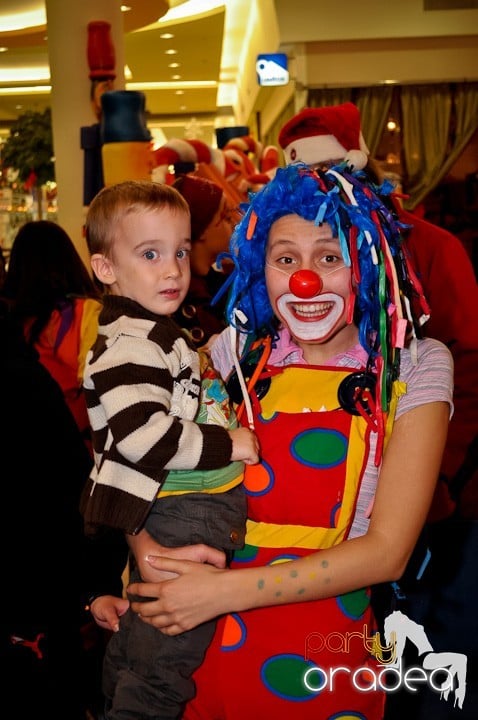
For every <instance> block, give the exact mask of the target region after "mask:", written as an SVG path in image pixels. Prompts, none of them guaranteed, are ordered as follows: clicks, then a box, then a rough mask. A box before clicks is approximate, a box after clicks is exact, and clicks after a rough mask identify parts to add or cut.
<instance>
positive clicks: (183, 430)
mask: <svg viewBox="0 0 478 720" xmlns="http://www.w3.org/2000/svg"><path fill="white" fill-rule="evenodd" d="M86 240H87V243H88V249H89V252H90V256H91V266H92V268H93V271H94V273H95V275H96V277H97V278H98V280H99V281H100V282H101V283H102V284H103V286H104V288H105V290H106V292H105V295H104V298H103V309H102V311H101V314H100V318H99V322H100V324H99V331H98V337H97V340H96V342H95V344H94V345H93V347H92V349H91V351H90V352H89V354H88V357H87V360H86V364H85V373H84V388H85V392H86V399H87V406H88V413H89V417H90V421H91V425H92V430H93V445H94V452H95V466H94V469H93V472H92V473H91V477H90V479H89V481H88V483H87V484H86V486H85V488H84V492H83V497H82V512H83V516H84V520H85V527H86V529H87V531H94V530H95V529H97V528H102V527H111V528H113V529H116V530H121V531H122V532H124V533H125V534H126V537H127V540H128V544H129V546H130V548H131V551H132V554H133V557H132V564H131V577H132V579H135V580H140V579H141V578H147V577H148V576H149V577H151V573H152V570H151V568H150V566H149V565H148V564H147V563H146V562H145V560H144V557H145V556H146V555H147V554H149V553H151V552H161V551H162V550H163V549H164V546H166V547H168V548H174V547H176V546H184V545H190V546H193V545H196V546H197V545H198V544H200V543H206V544H207V545H208V546H210V547H211V548H212V552H213V555H212V558H213V560H212V561H213V562H214V561H216V562H219V564H222V563H223V554H222V553H223V552H224V553H226V554H227V556H228V558H229V559H230V557H231V556H232V554H233V552H234V551H235V550H237V549H240V548H241V547H242V545H243V541H244V535H245V520H246V515H245V509H246V506H245V495H244V491H243V488H242V479H243V471H244V463H256V462H257V461H258V455H257V450H258V446H257V440H256V438H255V436H254V434H253V433H252V432H251V431H250V430H249V429H247V428H244V427H238V426H237V421H236V416H235V413H234V412H233V410H232V408H231V407H230V403H229V398H228V396H227V394H226V392H225V389H224V385H223V383H222V381H221V380H220V378H219V377H218V375H217V374H216V373H215V372H214V370H213V368H212V366H211V365H210V363H209V359H208V357H207V356H206V355H205V354H204V353H201V354H200V353H198V352H197V351H196V349H195V348H194V346H193V345H192V343H191V341H190V340H189V339H188V337H187V335H186V334H185V333H184V332H182V330H181V329H180V327H179V326H178V325H177V324H176V322H175V321H174V320H173V319H172V315H173V314H174V313H175V312H176V311H177V309H178V307H179V306H180V304H181V303H182V302H183V301H184V299H185V297H186V293H187V291H188V287H189V281H190V261H189V255H190V252H191V220H190V211H189V206H188V204H187V202H186V200H185V199H184V198H183V197H182V195H181V194H180V193H179V192H178V191H177V190H176V189H174V188H172V187H170V186H168V185H165V184H159V183H154V182H140V181H137V182H135V181H126V182H123V183H119V184H116V185H112V186H109V187H107V188H104V189H103V190H101V191H100V192H99V193H98V194H97V196H96V197H95V198H94V200H93V201H92V203H91V204H90V207H89V209H88V213H87V218H86ZM157 543H159V545H158V544H157ZM214 549H216V550H215V554H214ZM220 551H221V552H220ZM168 552H173V555H174V551H171V550H168ZM201 552H203V551H202V549H201V548H197V547H194V546H193V547H192V549H190V550H187V549H183V551H182V554H180V555H179V556H180V557H186V558H196V557H198V553H201ZM203 555H204V552H203ZM217 558H218V559H217ZM200 559H204V560H208V559H210V557H208V556H207V555H205V556H204V558H200ZM215 559H216V560H215ZM153 575H154V573H153ZM107 600H108V598H106V599H105V597H97V598H95V599H93V598H92V599H91V603H90V606H91V610H92V613H93V616H94V617H95V619H96V620H97V622H98V624H100V625H101V626H106V627H110V628H111V629H112V630H115V631H116V632H114V634H113V636H112V637H111V639H110V641H109V643H108V646H107V649H106V654H105V663H104V673H103V686H104V694H105V697H106V718H107V719H108V720H120V719H124V720H127V719H128V718H131V717H138V718H139V717H141V718H143V720H144V719H145V718H158V717H161V718H162V720H174V719H176V718H179V717H181V713H182V710H183V707H184V704H185V702H186V701H187V700H188V699H190V698H191V697H192V695H193V693H194V684H193V681H192V679H191V675H192V672H193V671H194V669H195V668H196V667H197V666H198V665H199V664H200V662H201V661H202V658H203V656H204V652H205V650H206V647H207V645H208V644H209V642H210V640H211V638H212V634H213V631H214V622H209V623H205V624H203V625H201V626H200V627H197V628H196V629H195V630H194V631H192V632H190V633H186V634H184V635H182V636H181V637H178V638H170V637H167V636H163V635H162V634H161V633H158V632H156V630H155V629H154V628H151V627H149V626H148V625H146V624H144V623H142V622H141V619H140V618H138V616H137V615H136V614H135V613H132V612H131V611H128V610H127V604H128V603H127V600H126V599H123V598H121V599H118V600H117V601H114V599H113V608H112V610H113V611H112V613H111V607H106V608H105V602H106V601H107Z"/></svg>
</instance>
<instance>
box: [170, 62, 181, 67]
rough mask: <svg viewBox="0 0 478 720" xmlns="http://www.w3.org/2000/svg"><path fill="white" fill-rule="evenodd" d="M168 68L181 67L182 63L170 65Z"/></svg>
mask: <svg viewBox="0 0 478 720" xmlns="http://www.w3.org/2000/svg"><path fill="white" fill-rule="evenodd" d="M168 67H170V68H177V67H181V63H178V62H173V63H169V65H168Z"/></svg>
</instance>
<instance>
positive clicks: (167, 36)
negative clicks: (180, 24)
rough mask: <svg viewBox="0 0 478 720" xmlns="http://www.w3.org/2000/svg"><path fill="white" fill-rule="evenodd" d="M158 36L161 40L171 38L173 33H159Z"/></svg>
mask: <svg viewBox="0 0 478 720" xmlns="http://www.w3.org/2000/svg"><path fill="white" fill-rule="evenodd" d="M159 37H160V38H161V40H172V39H173V37H174V35H173V33H161V35H160V36H159Z"/></svg>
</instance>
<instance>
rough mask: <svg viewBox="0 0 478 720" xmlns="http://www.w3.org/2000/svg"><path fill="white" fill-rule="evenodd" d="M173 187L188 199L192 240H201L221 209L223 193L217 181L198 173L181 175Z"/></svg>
mask: <svg viewBox="0 0 478 720" xmlns="http://www.w3.org/2000/svg"><path fill="white" fill-rule="evenodd" d="M173 187H174V188H176V190H178V191H179V192H180V193H181V195H182V196H183V198H184V199H185V200H186V202H187V204H188V205H189V209H190V211H191V240H192V242H196V240H199V238H200V237H201V235H202V234H203V232H204V230H205V229H206V228H207V226H208V225H209V223H210V222H211V220H212V219H213V217H214V215H215V214H216V213H217V211H218V209H219V205H220V203H221V198H222V195H223V192H222V188H220V187H219V185H216V183H213V182H211V181H210V180H206V179H205V178H202V177H197V176H196V175H180V176H179V177H178V178H177V179H176V180H175V181H174V182H173Z"/></svg>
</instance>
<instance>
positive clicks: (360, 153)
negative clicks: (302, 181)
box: [278, 102, 370, 170]
mask: <svg viewBox="0 0 478 720" xmlns="http://www.w3.org/2000/svg"><path fill="white" fill-rule="evenodd" d="M278 140H279V145H280V146H281V148H282V150H283V151H284V156H285V159H286V162H287V164H289V163H293V162H299V161H301V162H304V163H307V165H318V164H320V163H325V162H333V161H336V160H345V161H346V162H347V163H348V165H349V166H350V167H351V168H353V169H354V170H361V169H362V168H364V167H365V166H366V164H367V156H368V155H369V152H370V151H369V149H368V148H367V146H366V144H365V140H364V138H363V135H362V132H361V130H360V112H359V109H358V107H357V106H356V105H354V104H353V103H351V102H346V103H343V104H342V105H330V106H328V107H317V108H304V109H303V110H301V111H300V112H299V113H298V114H297V115H294V117H293V118H291V120H289V121H288V122H287V123H286V124H285V125H284V127H283V128H282V130H281V131H280V133H279V139H278Z"/></svg>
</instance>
